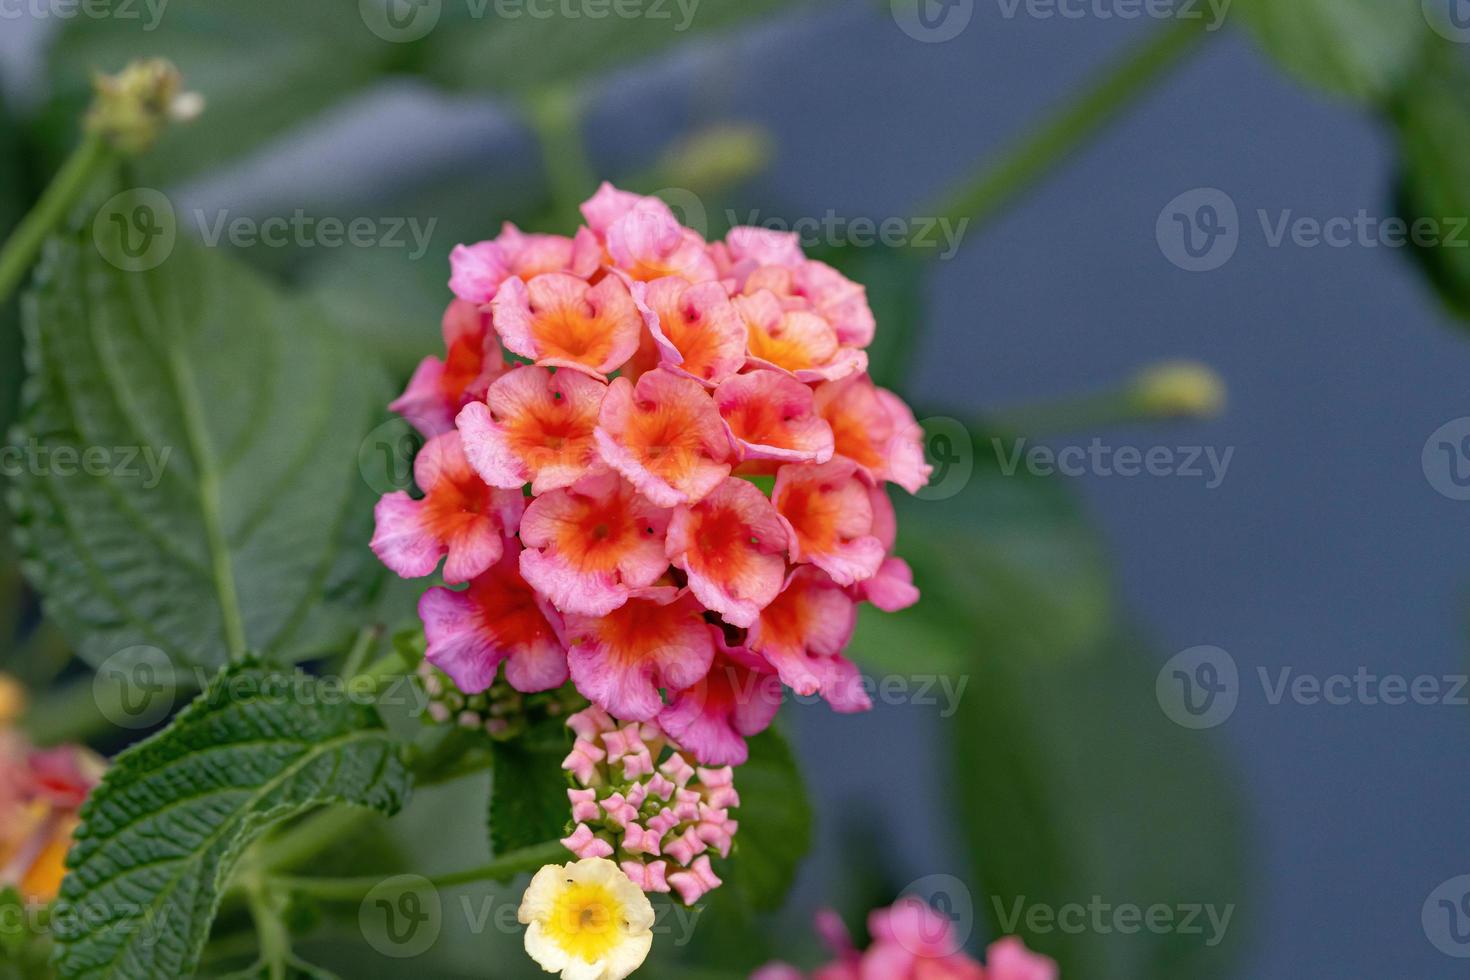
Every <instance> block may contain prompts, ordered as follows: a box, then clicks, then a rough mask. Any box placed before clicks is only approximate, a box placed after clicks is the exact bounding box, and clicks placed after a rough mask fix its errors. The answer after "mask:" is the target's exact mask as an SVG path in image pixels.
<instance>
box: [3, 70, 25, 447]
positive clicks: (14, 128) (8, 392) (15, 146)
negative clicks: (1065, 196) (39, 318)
mask: <svg viewBox="0 0 1470 980" xmlns="http://www.w3.org/2000/svg"><path fill="white" fill-rule="evenodd" d="M27 183H28V182H27V179H26V167H25V147H24V145H23V144H22V140H21V131H20V126H19V125H18V124H17V122H16V120H15V119H14V118H13V117H12V115H11V112H10V109H9V107H8V105H7V103H6V100H5V92H4V90H3V89H0V243H3V242H4V241H5V240H6V239H8V238H9V237H10V233H11V232H12V231H14V230H15V228H16V226H17V225H19V224H20V219H21V218H22V217H24V216H25V213H26V209H27V207H28V206H29V205H30V200H29V196H30V195H29V192H28V187H27ZM16 311H17V306H16V301H15V300H14V299H10V300H7V301H5V302H4V303H0V432H5V431H8V430H9V428H10V426H11V423H13V422H14V421H15V412H16V408H17V406H18V405H19V402H20V379H21V373H22V372H21V357H20V317H19V316H18V315H17V312H16Z"/></svg>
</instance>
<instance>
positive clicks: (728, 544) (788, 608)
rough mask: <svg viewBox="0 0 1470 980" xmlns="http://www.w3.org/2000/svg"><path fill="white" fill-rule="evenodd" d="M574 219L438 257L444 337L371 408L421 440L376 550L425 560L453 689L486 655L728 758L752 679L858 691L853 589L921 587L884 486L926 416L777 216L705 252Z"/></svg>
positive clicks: (750, 711)
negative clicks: (383, 407)
mask: <svg viewBox="0 0 1470 980" xmlns="http://www.w3.org/2000/svg"><path fill="white" fill-rule="evenodd" d="M582 212H583V215H584V216H585V218H586V224H585V225H584V226H583V227H581V228H580V229H579V230H578V231H577V233H576V235H575V236H573V237H570V238H567V237H562V236H556V235H541V234H527V233H523V232H521V231H520V230H518V229H517V228H515V227H514V226H512V225H506V226H505V229H504V230H503V231H502V233H501V234H500V236H499V237H498V238H496V239H494V240H493V241H487V242H481V243H479V244H476V245H470V246H460V247H459V248H457V249H456V250H455V252H454V254H453V256H452V266H453V268H452V277H451V280H450V286H451V288H452V290H453V292H454V294H455V297H456V298H455V300H454V301H453V302H452V303H451V305H450V307H449V309H448V311H447V312H446V314H445V317H444V324H443V327H444V341H445V345H446V352H445V355H444V357H443V358H442V359H441V358H439V357H429V358H426V359H425V360H424V362H423V363H422V364H421V365H420V366H419V368H418V370H417V371H416V372H415V373H414V376H413V378H412V380H411V381H410V383H409V385H408V388H407V390H406V391H405V392H404V393H403V395H402V397H400V398H399V399H397V400H396V401H395V402H394V403H393V407H394V408H395V409H396V410H397V411H399V412H400V413H402V414H403V415H404V416H405V417H406V418H408V419H409V420H410V421H411V422H413V424H414V425H416V426H417V427H418V428H419V429H420V430H421V431H422V432H423V433H424V435H426V436H428V437H429V439H428V442H427V443H426V445H425V446H424V448H423V449H422V450H421V452H420V453H419V455H418V457H417V458H416V460H415V463H414V475H415V480H416V483H417V484H418V486H419V488H420V490H421V491H422V494H423V495H422V497H418V498H415V497H414V496H412V495H410V494H408V493H405V492H396V493H390V494H388V495H387V496H385V497H384V498H383V499H382V500H381V501H380V502H379V504H378V507H377V531H376V533H375V535H374V538H373V548H374V550H375V551H376V553H377V554H378V555H379V556H380V557H381V559H382V560H383V561H384V562H385V563H386V564H387V565H388V566H389V567H390V568H392V569H393V570H394V571H396V572H397V573H399V574H400V575H403V576H405V577H420V576H427V575H430V574H432V573H433V572H434V571H435V570H436V569H437V568H438V567H439V564H440V561H441V560H442V561H443V572H442V574H443V579H444V582H445V586H444V587H435V588H431V589H430V590H429V591H428V592H427V593H426V594H425V595H424V597H423V600H422V602H421V603H420V607H419V611H420V614H421V616H422V619H423V621H424V628H425V633H426V638H427V641H428V647H427V657H428V660H429V662H430V663H433V664H434V665H435V666H437V667H439V668H440V669H441V670H443V671H444V672H445V673H447V674H448V675H449V676H450V677H452V678H453V679H454V681H455V683H456V684H457V685H458V686H459V688H460V689H461V690H462V691H463V692H465V693H467V694H475V693H478V692H481V691H484V690H486V689H487V688H488V687H489V686H490V685H491V683H492V682H493V681H494V680H495V678H496V676H497V673H498V671H499V668H500V666H501V665H502V664H504V666H505V678H506V680H507V681H508V682H509V683H510V685H511V686H512V687H514V688H515V689H516V690H519V691H523V692H534V691H542V690H549V689H552V688H555V687H558V686H560V685H562V684H564V683H566V682H567V680H568V679H570V680H571V682H572V683H573V684H574V685H575V686H576V688H577V690H578V691H580V692H581V693H582V694H583V695H584V696H586V697H587V698H588V699H589V700H590V701H592V702H593V703H595V704H596V705H598V706H599V707H601V708H603V709H604V710H605V711H607V712H608V713H609V714H610V715H612V716H613V717H616V718H619V719H622V720H624V721H628V722H640V723H641V722H655V721H656V722H657V723H658V724H659V725H660V727H661V728H662V729H663V731H664V732H666V733H667V734H668V735H669V736H671V737H673V738H675V739H677V740H678V742H679V744H680V745H681V746H682V747H683V748H684V749H687V750H688V751H689V752H691V753H692V755H693V756H694V757H695V758H696V759H697V760H698V761H699V762H700V763H701V764H703V765H707V766H719V765H738V764H740V763H742V762H744V760H745V758H746V748H745V742H744V739H745V737H746V736H749V735H752V734H755V733H757V732H759V731H760V730H762V729H763V728H764V727H765V726H766V725H767V724H769V722H770V720H771V717H772V715H773V713H774V708H775V705H774V704H773V703H770V702H772V701H773V700H775V699H774V698H772V697H770V696H768V695H770V694H771V693H772V690H771V687H770V685H769V684H767V682H766V680H765V679H766V678H770V679H771V680H772V681H773V682H776V683H777V684H784V685H786V686H789V687H791V688H792V689H793V690H795V691H797V692H799V693H800V694H802V695H807V696H811V695H820V696H822V697H823V698H825V699H826V700H827V701H828V702H829V703H830V704H831V705H832V706H833V707H834V708H836V709H837V710H838V711H860V710H865V709H867V708H869V707H870V706H871V705H870V701H869V699H868V697H867V695H866V693H865V692H864V691H863V690H862V686H861V683H860V678H859V677H858V674H857V669H856V667H855V666H854V665H853V664H852V663H851V662H850V661H849V660H847V659H846V658H845V657H844V656H843V655H842V651H843V649H844V647H845V646H846V645H847V642H848V640H849V638H850V637H851V635H852V631H853V627H854V624H855V620H856V608H857V604H858V603H859V602H862V601H868V602H872V603H873V604H875V605H877V606H879V607H880V608H883V609H888V610H894V609H900V608H903V607H905V606H907V605H909V604H911V603H913V602H914V601H916V600H917V598H918V593H917V591H916V590H915V589H914V587H913V584H912V575H911V573H910V571H909V568H908V566H907V565H906V564H905V563H904V562H903V560H902V559H900V558H897V557H895V556H894V555H893V554H892V548H893V542H894V537H895V531H896V528H895V522H894V516H893V507H892V505H891V503H890V501H889V498H888V496H887V491H886V489H885V487H886V484H887V483H890V482H891V483H897V484H898V485H900V486H902V487H903V488H904V489H906V490H908V491H909V492H916V491H917V490H918V489H919V488H920V487H922V486H923V485H924V483H925V482H926V481H927V479H928V476H929V467H928V466H927V465H926V464H925V462H924V456H923V440H922V433H921V430H920V428H919V426H918V425H917V423H916V422H915V420H914V417H913V414H912V413H911V412H910V411H909V409H908V408H907V407H906V406H905V405H904V404H903V403H902V401H900V400H899V398H898V397H897V396H895V395H893V394H892V393H891V392H887V391H884V390H883V389H881V388H878V387H877V386H875V385H874V384H873V382H872V380H871V379H870V378H869V377H868V375H867V373H866V368H867V353H866V351H865V350H864V348H865V347H866V346H867V344H868V343H869V342H870V341H871V340H872V338H873V333H874V326H875V325H874V320H873V315H872V312H871V310H870V309H869V306H868V303H867V299H866V295H865V292H864V290H863V287H862V286H860V285H858V284H857V283H854V282H852V281H851V280H849V279H847V278H845V277H844V276H842V275H841V274H840V273H838V272H837V271H836V270H835V269H833V268H832V267H830V266H828V265H825V264H824V263H821V262H817V261H813V260H810V259H808V258H806V257H805V256H804V255H803V254H802V251H801V248H800V245H799V243H798V241H797V238H796V236H795V235H792V234H787V233H779V232H773V231H769V230H765V229H759V228H737V229H735V230H733V231H732V232H731V233H730V234H729V236H728V237H727V239H726V240H725V241H723V242H717V243H714V244H709V243H706V242H705V241H704V240H703V238H701V236H700V235H699V234H698V233H696V232H695V231H693V230H691V229H689V228H686V227H683V226H682V225H681V224H680V223H679V222H678V220H677V219H676V218H675V217H674V215H673V213H672V212H671V211H670V209H669V208H668V207H667V206H666V205H665V204H663V203H662V202H661V201H659V200H658V199H656V198H650V197H642V196H639V195H635V194H630V193H627V192H624V191H620V190H617V189H615V188H613V187H612V186H610V185H606V184H604V185H603V186H602V188H601V189H600V190H599V191H598V192H597V194H596V195H595V196H594V197H593V198H592V199H591V200H589V201H587V202H586V204H584V205H583V207H582ZM507 351H508V352H509V353H510V354H511V355H514V356H515V360H510V359H508V358H507V355H506V352H507ZM525 362H529V363H525ZM763 483H764V484H765V485H768V486H769V493H767V492H766V490H764V489H762V485H763ZM778 690H779V688H777V691H778ZM665 694H667V699H666V698H665Z"/></svg>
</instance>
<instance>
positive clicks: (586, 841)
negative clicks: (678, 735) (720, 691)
mask: <svg viewBox="0 0 1470 980" xmlns="http://www.w3.org/2000/svg"><path fill="white" fill-rule="evenodd" d="M567 723H568V725H570V726H571V728H572V730H573V731H574V732H575V733H576V735H577V740H576V744H575V745H574V746H573V748H572V752H571V754H570V755H569V756H567V759H566V761H565V762H564V763H563V764H562V767H563V768H564V769H566V770H568V771H569V772H571V774H572V775H573V777H574V778H575V779H576V782H577V784H578V788H575V789H569V790H567V796H568V798H569V799H570V800H571V804H572V820H573V821H574V822H575V824H576V830H575V831H574V832H573V833H572V834H571V836H569V837H567V838H566V839H565V840H563V841H562V843H563V844H565V845H566V847H567V849H568V850H570V851H571V852H572V853H573V854H576V855H577V857H579V858H612V859H615V860H616V861H617V864H618V867H620V868H621V869H622V870H623V873H624V874H626V875H627V876H628V877H629V879H631V880H632V881H633V882H634V883H635V884H637V885H638V886H639V887H640V888H642V889H643V890H644V891H646V892H665V893H667V892H677V893H678V895H679V897H680V898H681V899H683V901H684V904H686V905H693V904H694V903H695V902H697V901H699V899H700V898H702V897H703V896H704V895H705V894H706V893H707V892H709V891H711V890H713V889H715V888H718V887H719V886H720V885H721V884H722V882H721V881H720V879H719V877H718V876H717V875H716V874H715V872H714V869H713V868H712V867H711V865H710V856H711V855H712V854H718V855H719V856H720V857H722V858H726V857H729V856H730V847H731V845H732V843H733V841H734V839H735V831H736V830H737V829H738V828H739V823H738V822H737V821H735V820H733V819H731V815H730V811H731V810H733V809H735V808H736V807H738V806H740V794H739V793H737V792H736V791H735V786H734V780H735V773H734V770H733V769H731V767H729V766H722V767H720V768H718V769H710V768H705V767H703V766H696V765H693V764H692V763H691V760H690V759H689V757H688V756H687V755H686V754H685V753H684V752H683V751H682V750H681V749H680V748H679V747H678V745H676V744H675V743H673V742H671V741H670V740H669V738H668V736H667V735H666V734H665V733H664V732H663V730H662V729H661V728H659V726H658V723H657V722H641V723H640V722H629V723H628V724H626V725H623V724H619V722H618V721H617V720H615V719H613V718H612V717H610V716H609V715H608V714H607V712H605V711H603V710H602V709H601V708H599V707H597V706H595V705H594V706H592V707H590V708H588V709H587V710H585V711H581V712H578V713H577V714H575V715H573V716H572V717H571V718H570V719H569V720H568V722H567Z"/></svg>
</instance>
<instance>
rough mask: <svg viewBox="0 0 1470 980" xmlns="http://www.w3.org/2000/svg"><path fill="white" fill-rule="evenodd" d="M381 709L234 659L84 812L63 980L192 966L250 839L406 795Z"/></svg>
mask: <svg viewBox="0 0 1470 980" xmlns="http://www.w3.org/2000/svg"><path fill="white" fill-rule="evenodd" d="M408 793H409V777H408V773H407V770H406V769H405V768H404V766H403V763H402V761H401V760H400V758H399V755H398V749H397V746H396V745H395V744H394V742H393V741H392V740H391V739H390V737H389V736H388V734H387V733H386V732H385V731H384V730H383V729H382V727H381V723H380V722H379V720H378V718H377V714H376V713H375V712H374V711H373V709H372V708H371V707H370V706H367V705H361V704H356V703H354V702H353V701H352V700H351V699H350V698H347V697H345V696H344V695H343V694H342V691H341V689H340V687H338V688H335V689H329V688H328V687H326V686H324V685H322V684H321V683H320V682H318V681H316V680H314V679H312V678H310V677H308V676H307V675H305V674H301V673H286V672H283V671H280V670H275V669H271V668H267V667H264V666H262V665H260V664H259V663H257V662H254V661H252V662H248V663H243V664H235V665H232V666H230V667H228V668H226V669H225V670H224V671H223V672H221V673H220V674H219V675H218V676H217V677H216V678H215V679H214V681H213V682H212V683H211V684H210V686H209V689H208V690H207V691H206V692H205V693H204V694H203V695H201V696H200V698H199V699H198V700H196V701H195V702H194V703H193V704H191V705H190V706H189V707H188V708H186V709H185V710H184V711H183V712H181V713H180V714H179V716H178V717H177V718H176V719H174V722H173V723H172V724H171V725H170V726H169V727H168V728H167V729H166V730H165V731H163V732H161V733H159V734H158V735H156V736H154V737H153V738H150V739H148V740H147V741H146V742H143V743H141V744H140V745H138V746H136V747H134V748H132V749H129V750H128V751H126V752H124V753H123V754H122V755H120V756H119V757H118V758H117V760H116V762H115V763H114V765H113V766H112V768H111V769H110V770H109V771H108V773H107V776H106V778H105V779H104V780H103V782H102V785H101V786H99V787H98V788H97V789H96V790H95V791H94V792H93V793H92V796H91V798H90V799H89V800H88V802H87V805H86V807H85V808H84V809H83V811H82V826H81V827H80V829H79V830H78V831H77V834H76V840H75V843H74V845H73V847H72V851H71V855H70V857H69V859H68V863H69V866H70V868H71V871H70V873H69V874H68V875H67V877H66V880H65V881H64V882H63V883H62V889H61V898H60V900H59V903H60V904H59V905H58V914H57V917H56V922H57V944H58V947H59V948H58V954H57V960H56V962H57V966H58V968H59V969H60V972H61V974H62V976H64V977H96V978H110V977H117V978H120V980H127V978H133V977H182V976H187V975H189V974H190V973H192V972H193V970H194V968H195V966H196V965H197V964H198V961H199V954H200V950H201V949H202V948H203V946H204V942H205V939H206V938H207V937H208V934H209V927H210V923H211V921H212V920H213V918H214V915H215V913H216V911H217V910H218V908H219V903H220V898H221V895H222V892H223V889H224V887H225V884H226V882H227V881H228V879H229V877H230V873H231V871H232V870H233V869H234V867H235V865H236V864H237V862H238V860H239V858H240V856H241V853H242V852H243V851H244V849H245V847H246V846H247V845H249V844H250V843H251V842H252V841H253V840H255V839H256V838H258V837H259V836H260V835H261V834H262V833H263V832H264V831H265V830H267V829H268V828H269V827H271V826H272V825H274V824H276V823H279V822H280V821H282V820H286V819H289V818H291V817H293V816H297V815H299V814H302V813H304V812H306V811H307V810H309V809H311V808H313V807H317V806H322V805H327V804H347V805H352V806H361V807H367V808H371V809H373V810H377V811H379V812H381V813H386V814H392V813H395V812H397V811H398V809H399V808H400V807H401V806H402V805H403V803H404V802H405V800H406V799H407V797H408Z"/></svg>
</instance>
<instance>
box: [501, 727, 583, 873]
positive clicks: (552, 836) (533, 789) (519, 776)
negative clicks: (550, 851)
mask: <svg viewBox="0 0 1470 980" xmlns="http://www.w3.org/2000/svg"><path fill="white" fill-rule="evenodd" d="M566 732H567V727H566V725H565V724H562V723H560V722H555V723H551V724H547V725H543V726H540V727H539V728H538V729H537V730H533V731H530V732H527V733H526V734H525V735H524V736H522V737H521V738H517V739H515V740H514V741H508V742H495V743H494V748H493V749H492V754H493V756H494V760H495V762H494V766H493V768H492V769H491V771H490V848H491V853H492V854H504V853H506V852H508V851H514V850H517V849H519V848H522V847H533V846H535V845H536V844H544V843H546V842H547V841H549V840H559V839H561V838H563V837H565V836H566V835H567V817H568V815H569V814H570V813H571V810H570V804H569V803H568V802H567V778H566V774H565V772H564V771H563V770H562V768H561V763H562V760H563V759H565V758H566V756H567V753H568V752H569V751H571V747H572V744H571V739H569V738H567V737H566Z"/></svg>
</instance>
